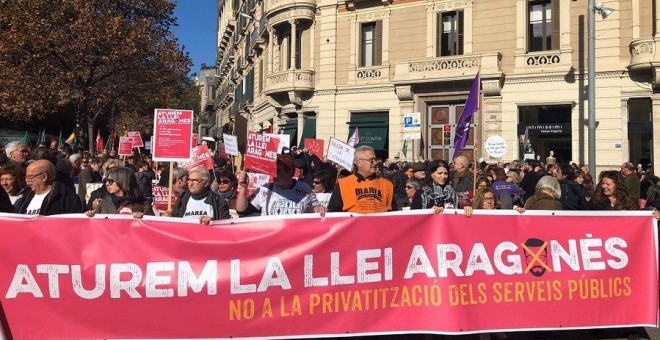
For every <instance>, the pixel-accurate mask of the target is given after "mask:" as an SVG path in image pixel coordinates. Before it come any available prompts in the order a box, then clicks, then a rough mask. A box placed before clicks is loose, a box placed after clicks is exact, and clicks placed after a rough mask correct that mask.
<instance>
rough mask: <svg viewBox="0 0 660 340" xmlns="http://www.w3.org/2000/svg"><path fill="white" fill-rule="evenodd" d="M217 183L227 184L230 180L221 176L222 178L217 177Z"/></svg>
mask: <svg viewBox="0 0 660 340" xmlns="http://www.w3.org/2000/svg"><path fill="white" fill-rule="evenodd" d="M218 183H219V184H229V183H231V181H230V180H228V179H226V178H223V179H219V180H218Z"/></svg>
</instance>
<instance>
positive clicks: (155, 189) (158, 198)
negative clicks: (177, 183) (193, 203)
mask: <svg viewBox="0 0 660 340" xmlns="http://www.w3.org/2000/svg"><path fill="white" fill-rule="evenodd" d="M168 191H169V188H168V187H166V186H162V185H158V184H154V185H152V186H151V194H152V195H153V206H154V207H155V208H156V209H158V210H167V193H168ZM176 198H177V193H176V192H173V193H172V197H171V198H170V200H171V201H172V206H174V202H176Z"/></svg>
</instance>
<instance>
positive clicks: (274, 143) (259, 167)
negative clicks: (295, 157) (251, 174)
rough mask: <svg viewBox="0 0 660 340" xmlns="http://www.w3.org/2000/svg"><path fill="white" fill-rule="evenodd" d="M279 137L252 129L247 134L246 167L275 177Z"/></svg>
mask: <svg viewBox="0 0 660 340" xmlns="http://www.w3.org/2000/svg"><path fill="white" fill-rule="evenodd" d="M279 142H280V141H279V139H277V138H276V137H273V136H270V135H266V134H261V133H258V132H254V131H250V132H248V136H247V146H246V148H245V168H246V169H250V170H252V171H255V172H259V173H262V174H268V175H271V176H273V177H275V176H276V175H277V165H276V164H277V163H276V162H277V147H278V145H279Z"/></svg>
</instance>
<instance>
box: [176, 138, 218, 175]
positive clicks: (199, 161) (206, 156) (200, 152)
mask: <svg viewBox="0 0 660 340" xmlns="http://www.w3.org/2000/svg"><path fill="white" fill-rule="evenodd" d="M192 154H193V158H192V159H190V160H188V161H179V162H178V164H179V166H180V167H183V168H186V170H190V169H192V168H194V167H196V166H198V165H203V166H204V167H205V168H207V169H209V170H211V169H213V156H212V155H211V151H209V147H208V146H207V145H206V144H200V145H198V146H196V147H194V148H193V151H192Z"/></svg>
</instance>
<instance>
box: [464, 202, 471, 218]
mask: <svg viewBox="0 0 660 340" xmlns="http://www.w3.org/2000/svg"><path fill="white" fill-rule="evenodd" d="M463 214H465V216H466V217H470V216H472V207H471V206H469V205H466V206H464V207H463Z"/></svg>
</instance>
